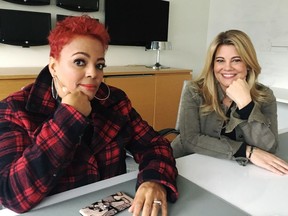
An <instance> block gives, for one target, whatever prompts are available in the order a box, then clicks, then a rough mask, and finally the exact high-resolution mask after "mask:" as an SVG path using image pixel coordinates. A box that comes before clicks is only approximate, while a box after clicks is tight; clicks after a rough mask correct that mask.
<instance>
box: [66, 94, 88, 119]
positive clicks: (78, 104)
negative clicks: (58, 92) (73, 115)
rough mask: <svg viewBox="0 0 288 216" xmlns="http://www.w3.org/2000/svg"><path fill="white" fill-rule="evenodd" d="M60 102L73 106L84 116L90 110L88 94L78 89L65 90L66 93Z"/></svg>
mask: <svg viewBox="0 0 288 216" xmlns="http://www.w3.org/2000/svg"><path fill="white" fill-rule="evenodd" d="M62 103H65V104H68V105H70V106H72V107H74V108H75V109H76V110H77V111H79V112H80V113H82V114H83V115H84V116H86V117H87V116H88V115H89V114H90V113H91V111H92V107H91V102H90V101H89V98H88V96H87V95H85V94H84V93H83V92H81V91H79V90H75V91H73V92H67V93H66V95H65V96H64V97H63V98H62Z"/></svg>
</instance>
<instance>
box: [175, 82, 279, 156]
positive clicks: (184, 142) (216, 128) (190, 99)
mask: <svg viewBox="0 0 288 216" xmlns="http://www.w3.org/2000/svg"><path fill="white" fill-rule="evenodd" d="M193 85H194V84H193V81H190V82H188V83H187V85H186V87H185V89H184V92H183V97H182V102H181V104H180V107H181V108H180V119H179V129H180V135H178V136H177V137H176V138H175V139H174V140H173V141H172V143H171V145H172V148H173V150H174V156H175V157H176V158H177V157H181V156H184V155H187V154H191V153H199V154H205V155H209V156H213V157H218V158H226V159H236V158H235V157H234V156H233V155H234V154H235V153H236V152H237V151H238V149H239V148H240V146H241V145H242V143H243V142H244V141H245V142H246V143H247V144H249V145H254V146H257V147H259V148H261V149H263V150H265V151H268V152H271V153H274V152H275V151H276V148H277V146H278V126H277V104H276V98H275V96H274V95H273V92H272V90H271V89H269V88H268V87H266V89H267V93H268V95H269V97H270V98H271V101H272V102H270V103H262V104H259V105H257V104H256V103H255V106H254V108H253V110H252V112H251V114H250V116H249V118H248V120H242V119H240V118H239V115H238V114H237V112H236V108H237V107H236V105H235V103H234V105H233V106H232V109H231V114H230V120H229V122H228V123H227V124H226V129H225V130H226V132H231V131H232V130H234V129H235V132H236V140H232V139H230V138H228V137H226V136H223V135H221V130H222V127H223V124H224V120H222V119H221V118H219V117H218V116H217V115H216V113H215V112H212V113H210V114H209V115H205V116H203V115H201V114H200V108H199V107H200V106H201V104H202V103H203V98H202V97H201V95H200V94H199V93H198V92H197V91H196V90H195V86H194V87H193ZM264 87H265V86H264ZM218 88H219V89H218V97H219V99H220V100H222V99H223V97H224V95H223V93H222V91H221V90H220V87H218ZM222 108H223V110H224V111H225V112H227V111H228V109H227V108H225V106H224V105H223V107H222Z"/></svg>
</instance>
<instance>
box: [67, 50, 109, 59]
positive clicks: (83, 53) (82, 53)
mask: <svg viewBox="0 0 288 216" xmlns="http://www.w3.org/2000/svg"><path fill="white" fill-rule="evenodd" d="M79 54H81V55H85V56H87V57H90V55H89V54H87V53H85V52H76V53H73V54H72V56H75V55H79ZM100 60H103V61H105V58H104V57H100V58H98V59H97V61H100Z"/></svg>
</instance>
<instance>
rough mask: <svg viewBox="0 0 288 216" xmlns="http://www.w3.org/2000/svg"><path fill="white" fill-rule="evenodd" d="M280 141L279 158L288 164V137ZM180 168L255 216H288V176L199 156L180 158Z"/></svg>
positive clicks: (191, 178) (185, 175) (190, 178)
mask: <svg viewBox="0 0 288 216" xmlns="http://www.w3.org/2000/svg"><path fill="white" fill-rule="evenodd" d="M279 139H280V143H279V144H280V148H279V152H278V153H277V155H279V157H281V158H283V159H285V160H286V161H288V133H284V134H281V135H280V137H279ZM177 167H178V170H179V173H181V175H183V176H184V177H186V178H187V179H189V180H190V181H192V182H194V183H195V184H197V185H199V186H200V187H202V188H204V189H206V190H208V191H210V192H212V193H213V194H215V195H217V196H218V197H220V198H222V199H224V200H226V201H227V202H229V203H231V204H233V205H234V206H236V207H238V208H240V209H242V210H244V211H245V212H247V213H249V214H251V215H254V216H268V215H269V216H276V215H277V216H280V215H281V216H287V215H288V203H287V199H288V176H279V175H277V174H274V173H272V172H269V171H267V170H264V169H262V168H259V167H257V166H255V165H252V164H248V165H247V166H246V167H243V166H240V165H238V164H237V163H236V162H234V161H229V160H224V159H223V160H222V159H217V158H212V157H209V156H204V155H199V154H193V155H189V156H185V157H182V158H179V159H178V160H177Z"/></svg>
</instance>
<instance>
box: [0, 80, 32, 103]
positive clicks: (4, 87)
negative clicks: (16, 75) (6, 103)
mask: <svg viewBox="0 0 288 216" xmlns="http://www.w3.org/2000/svg"><path fill="white" fill-rule="evenodd" d="M34 81H35V79H34V78H31V79H30V78H27V79H26V78H25V79H24V78H23V79H1V80H0V100H2V99H4V98H5V97H7V96H8V95H10V94H12V93H14V92H16V91H19V90H21V88H23V87H24V86H26V85H28V84H30V83H33V82H34Z"/></svg>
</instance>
